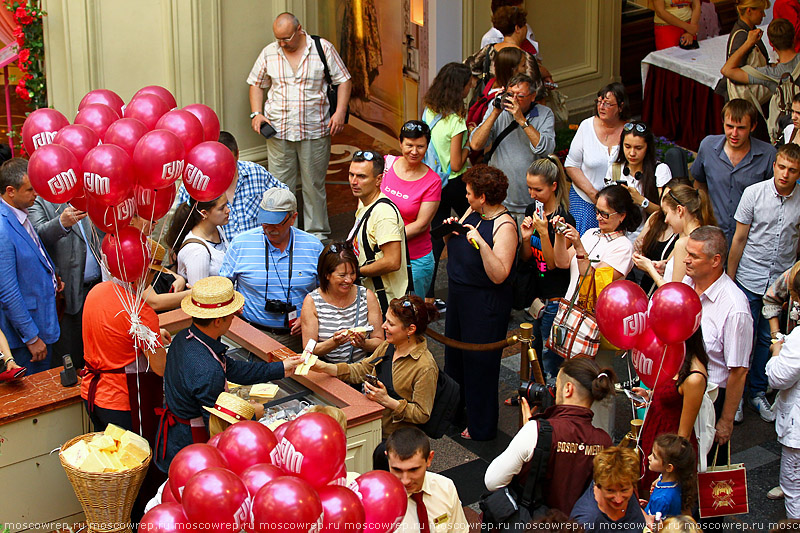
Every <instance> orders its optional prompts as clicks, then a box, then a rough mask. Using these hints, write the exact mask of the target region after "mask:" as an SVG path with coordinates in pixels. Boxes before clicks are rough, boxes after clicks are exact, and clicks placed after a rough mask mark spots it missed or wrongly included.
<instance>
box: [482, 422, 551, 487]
mask: <svg viewBox="0 0 800 533" xmlns="http://www.w3.org/2000/svg"><path fill="white" fill-rule="evenodd" d="M538 441H539V424H538V423H537V422H536V420H529V421H528V422H526V423H525V425H524V426H522V429H520V430H519V431H518V432H517V434H516V435H514V438H513V439H511V442H510V443H509V444H508V448H506V449H505V450H504V451H503V453H501V454H500V455H498V456H497V457H495V458H494V460H493V461H492V462H491V464H490V465H489V468H487V469H486V473H485V474H484V476H483V482H484V484H486V489H487V490H498V489H500V488H502V487H505V486H506V485H508V484H509V483H511V480H512V479H513V477H514V476H515V475H517V474H519V472H520V471H521V470H522V465H524V464H525V463H527V462H528V461H530V460H531V459H532V458H533V452H534V451H536V443H537V442H538Z"/></svg>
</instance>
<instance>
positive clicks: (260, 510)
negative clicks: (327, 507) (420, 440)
mask: <svg viewBox="0 0 800 533" xmlns="http://www.w3.org/2000/svg"><path fill="white" fill-rule="evenodd" d="M387 474H388V472H387ZM389 475H391V474H389ZM398 483H399V481H398ZM252 516H253V523H252V524H250V528H251V529H252V531H254V532H260V533H274V532H275V531H285V532H287V533H310V532H312V531H318V530H319V528H320V527H322V502H321V501H320V499H319V496H317V493H316V492H315V491H314V488H313V487H312V486H311V485H309V484H308V483H306V482H305V481H303V480H302V479H300V478H296V477H291V476H283V477H279V478H276V479H273V480H272V481H270V482H269V483H267V484H266V485H264V486H263V487H261V489H260V490H259V491H258V492H257V493H256V495H255V498H253V511H252Z"/></svg>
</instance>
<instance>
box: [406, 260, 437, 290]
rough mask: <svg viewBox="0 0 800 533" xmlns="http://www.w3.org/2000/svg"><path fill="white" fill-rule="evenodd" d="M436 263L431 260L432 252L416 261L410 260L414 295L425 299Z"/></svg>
mask: <svg viewBox="0 0 800 533" xmlns="http://www.w3.org/2000/svg"><path fill="white" fill-rule="evenodd" d="M435 267H436V261H434V259H433V252H428V254H427V255H423V256H422V257H420V258H418V259H412V260H411V275H412V276H413V277H414V294H416V295H417V296H421V297H422V298H425V294H427V292H428V287H430V286H431V281H432V280H433V269H434V268H435Z"/></svg>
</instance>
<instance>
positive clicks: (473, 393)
mask: <svg viewBox="0 0 800 533" xmlns="http://www.w3.org/2000/svg"><path fill="white" fill-rule="evenodd" d="M462 179H463V180H464V183H466V188H467V201H468V202H469V207H470V208H469V209H468V210H467V212H466V214H465V215H464V216H463V217H462V218H461V220H460V221H458V222H460V223H461V225H462V226H463V227H464V228H466V234H458V233H455V234H451V235H449V236H447V237H445V239H446V240H447V257H448V260H447V275H448V279H449V296H448V298H449V299H448V302H447V308H448V312H447V315H446V322H445V335H447V336H448V337H450V338H451V339H458V340H460V341H463V342H469V343H477V344H483V343H491V342H496V341H499V340H502V339H504V338H505V337H506V332H507V331H508V319H509V316H510V315H511V303H512V287H511V279H513V276H512V273H513V270H514V258H515V255H516V251H517V243H518V240H517V228H516V224H515V223H514V219H513V218H511V215H510V214H509V213H508V210H507V209H506V208H505V207H503V200H505V198H506V191H507V190H508V178H506V175H505V174H503V172H502V171H501V170H499V169H497V168H494V167H490V166H487V165H476V166H474V167H472V168H470V169H469V170H467V171H466V172H465V173H464V174H463V176H462ZM448 220H450V221H451V222H456V221H457V220H456V219H455V218H451V219H448ZM502 352H503V350H502V349H498V350H492V351H480V352H478V351H466V350H459V349H456V348H451V347H450V346H447V347H445V352H444V357H445V363H444V368H445V372H447V373H448V374H449V375H450V376H451V377H452V378H453V379H455V380H456V382H457V383H458V384H459V385H460V386H461V404H460V405H463V406H464V407H465V408H466V415H467V429H465V430H464V431H463V432H462V433H461V437H462V438H464V439H470V438H472V439H475V440H491V439H493V438H495V436H496V435H497V420H498V415H499V411H498V389H497V387H498V381H499V379H500V357H501V355H502Z"/></svg>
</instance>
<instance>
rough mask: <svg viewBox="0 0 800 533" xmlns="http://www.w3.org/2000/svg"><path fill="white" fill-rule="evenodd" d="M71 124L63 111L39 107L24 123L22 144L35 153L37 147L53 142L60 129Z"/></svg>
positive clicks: (29, 151) (27, 150)
mask: <svg viewBox="0 0 800 533" xmlns="http://www.w3.org/2000/svg"><path fill="white" fill-rule="evenodd" d="M64 126H69V120H67V117H65V116H64V115H63V114H62V113H61V112H59V111H56V110H55V109H50V108H48V107H43V108H41V109H37V110H36V111H34V112H33V113H31V114H30V115H28V118H26V119H25V122H24V123H23V124H22V144H23V146H25V151H26V152H28V153H29V154H33V152H35V151H36V149H37V148H39V147H41V146H44V145H46V144H50V143H51V142H53V138H55V136H56V133H58V130H60V129H61V128H63V127H64Z"/></svg>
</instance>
